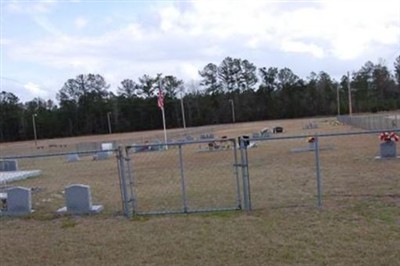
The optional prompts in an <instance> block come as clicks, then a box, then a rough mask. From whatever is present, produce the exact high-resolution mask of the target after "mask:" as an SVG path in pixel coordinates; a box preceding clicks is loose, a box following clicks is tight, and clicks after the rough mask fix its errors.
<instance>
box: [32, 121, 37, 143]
mask: <svg viewBox="0 0 400 266" xmlns="http://www.w3.org/2000/svg"><path fill="white" fill-rule="evenodd" d="M36 116H37V114H33V115H32V124H33V138H34V140H35V146H37V135H36V121H35V117H36Z"/></svg>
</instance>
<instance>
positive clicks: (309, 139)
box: [307, 137, 315, 143]
mask: <svg viewBox="0 0 400 266" xmlns="http://www.w3.org/2000/svg"><path fill="white" fill-rule="evenodd" d="M307 142H308V143H314V142H315V137H308V138H307Z"/></svg>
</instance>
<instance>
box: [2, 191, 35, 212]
mask: <svg viewBox="0 0 400 266" xmlns="http://www.w3.org/2000/svg"><path fill="white" fill-rule="evenodd" d="M7 212H9V213H16V214H29V213H31V212H32V198H31V190H30V189H29V188H25V187H12V188H9V189H8V190H7Z"/></svg>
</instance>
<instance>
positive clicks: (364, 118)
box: [337, 113, 400, 130]
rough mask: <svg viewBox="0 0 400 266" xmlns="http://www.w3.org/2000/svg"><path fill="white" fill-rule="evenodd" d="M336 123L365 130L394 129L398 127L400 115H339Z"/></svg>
mask: <svg viewBox="0 0 400 266" xmlns="http://www.w3.org/2000/svg"><path fill="white" fill-rule="evenodd" d="M337 119H338V121H339V122H341V123H344V124H347V125H352V126H354V127H358V128H362V129H366V130H381V129H396V128H399V127H400V113H398V114H396V113H392V114H375V115H351V116H350V115H341V116H338V117H337Z"/></svg>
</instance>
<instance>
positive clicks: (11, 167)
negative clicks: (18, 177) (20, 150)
mask: <svg viewBox="0 0 400 266" xmlns="http://www.w3.org/2000/svg"><path fill="white" fill-rule="evenodd" d="M9 171H18V161H17V160H0V172H9Z"/></svg>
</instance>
